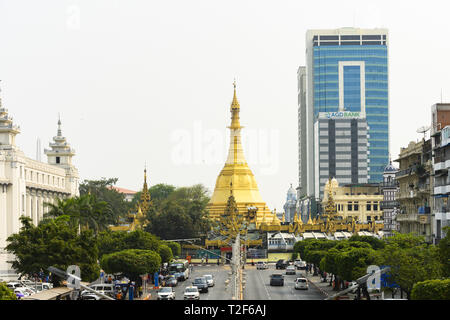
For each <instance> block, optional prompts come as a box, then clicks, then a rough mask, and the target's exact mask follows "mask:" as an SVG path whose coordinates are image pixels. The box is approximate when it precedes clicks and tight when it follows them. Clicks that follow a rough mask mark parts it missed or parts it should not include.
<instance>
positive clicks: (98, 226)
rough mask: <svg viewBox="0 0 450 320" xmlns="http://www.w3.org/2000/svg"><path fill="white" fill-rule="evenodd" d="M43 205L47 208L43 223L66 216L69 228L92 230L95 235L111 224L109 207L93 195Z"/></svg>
mask: <svg viewBox="0 0 450 320" xmlns="http://www.w3.org/2000/svg"><path fill="white" fill-rule="evenodd" d="M45 205H46V206H48V207H49V212H48V213H46V214H45V215H44V220H43V221H44V222H48V221H49V220H51V219H53V218H56V217H60V216H62V215H66V216H68V217H70V222H69V223H70V225H71V226H79V227H80V229H92V230H94V232H95V233H98V232H99V231H102V230H106V229H107V228H108V225H109V224H110V223H111V222H112V218H111V217H112V211H111V207H110V206H109V204H108V203H107V202H105V201H100V200H98V199H97V197H96V196H95V195H90V194H84V195H81V196H79V197H74V198H69V199H64V200H58V202H57V203H56V204H52V203H46V204H45Z"/></svg>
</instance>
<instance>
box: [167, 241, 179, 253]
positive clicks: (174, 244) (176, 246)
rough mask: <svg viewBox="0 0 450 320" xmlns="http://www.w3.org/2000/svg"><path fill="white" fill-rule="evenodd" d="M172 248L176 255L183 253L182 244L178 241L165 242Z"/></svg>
mask: <svg viewBox="0 0 450 320" xmlns="http://www.w3.org/2000/svg"><path fill="white" fill-rule="evenodd" d="M164 244H166V245H167V246H169V248H170V249H171V250H172V253H173V255H174V257H178V256H180V255H181V245H180V244H179V243H178V242H173V241H168V242H164Z"/></svg>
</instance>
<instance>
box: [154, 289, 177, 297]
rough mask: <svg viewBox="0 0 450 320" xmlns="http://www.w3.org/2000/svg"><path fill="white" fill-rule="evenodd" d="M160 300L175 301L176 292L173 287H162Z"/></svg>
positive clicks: (159, 293)
mask: <svg viewBox="0 0 450 320" xmlns="http://www.w3.org/2000/svg"><path fill="white" fill-rule="evenodd" d="M158 300H175V291H173V288H172V287H162V288H161V289H160V290H159V291H158Z"/></svg>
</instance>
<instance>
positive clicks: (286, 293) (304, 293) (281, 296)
mask: <svg viewBox="0 0 450 320" xmlns="http://www.w3.org/2000/svg"><path fill="white" fill-rule="evenodd" d="M244 272H245V273H246V277H245V278H246V287H245V290H244V299H245V300H323V299H324V297H323V295H322V294H321V293H320V292H319V290H317V289H316V287H315V286H314V285H311V284H310V285H309V289H308V290H296V289H295V287H294V281H295V279H296V278H298V277H303V276H304V271H303V270H297V271H296V273H297V274H296V275H286V270H276V269H275V265H274V264H269V268H268V269H265V270H256V267H254V266H246V268H245V270H244ZM273 273H280V274H282V275H283V276H284V286H280V287H278V286H270V275H271V274H273ZM301 273H302V275H301V276H300V274H301Z"/></svg>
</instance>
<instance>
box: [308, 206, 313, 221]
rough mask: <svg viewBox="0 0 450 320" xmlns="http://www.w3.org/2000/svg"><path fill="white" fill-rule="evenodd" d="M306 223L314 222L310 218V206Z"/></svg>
mask: <svg viewBox="0 0 450 320" xmlns="http://www.w3.org/2000/svg"><path fill="white" fill-rule="evenodd" d="M307 223H308V224H314V222H313V221H312V220H311V207H309V213H308V222H307Z"/></svg>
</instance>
